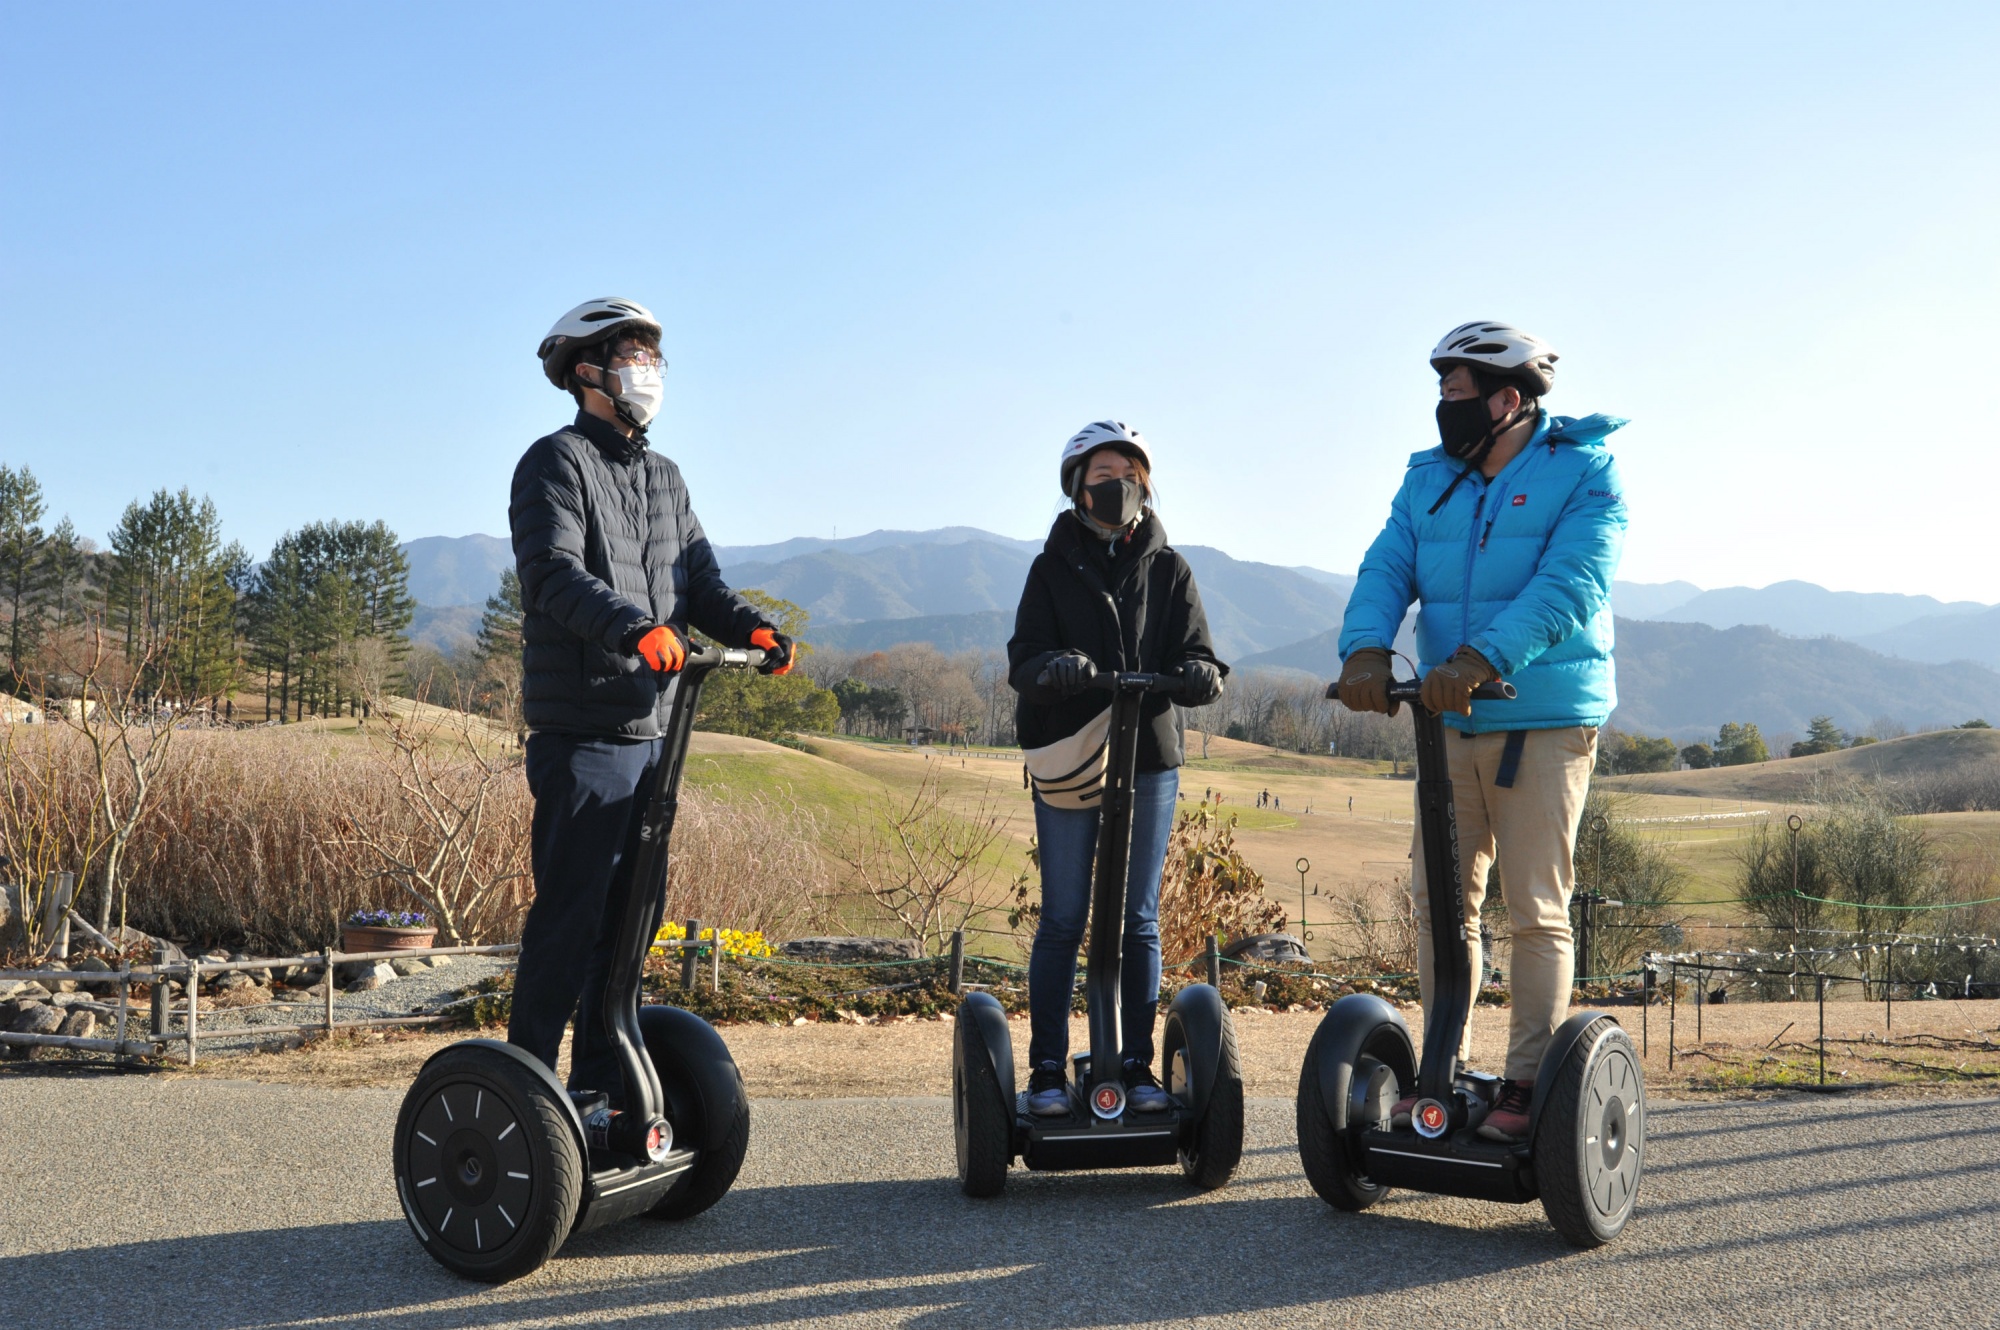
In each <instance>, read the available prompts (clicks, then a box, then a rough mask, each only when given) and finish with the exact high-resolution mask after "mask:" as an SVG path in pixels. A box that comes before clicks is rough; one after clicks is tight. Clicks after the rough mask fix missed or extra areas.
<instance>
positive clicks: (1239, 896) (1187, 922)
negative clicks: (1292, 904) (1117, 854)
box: [1160, 803, 1285, 965]
mask: <svg viewBox="0 0 2000 1330" xmlns="http://www.w3.org/2000/svg"><path fill="white" fill-rule="evenodd" d="M1284 924H1285V911H1284V907H1283V906H1281V905H1279V904H1278V903H1277V902H1275V901H1273V900H1271V899H1270V898H1269V897H1268V896H1266V895H1265V894H1264V878H1263V876H1262V875H1261V874H1259V873H1258V872H1257V870H1256V869H1254V868H1252V867H1250V865H1249V864H1248V863H1246V862H1245V861H1244V859H1243V852H1242V851H1240V850H1238V849H1237V848H1236V815H1235V814H1233V813H1232V814H1230V815H1228V816H1227V817H1225V816H1223V815H1222V814H1221V813H1219V812H1217V811H1216V810H1215V809H1214V808H1213V807H1211V806H1210V805H1208V804H1206V803H1202V804H1197V805H1195V807H1193V808H1191V809H1188V810H1186V811H1184V812H1182V813H1181V815H1180V816H1179V817H1177V818H1175V819H1174V829H1173V832H1172V833H1171V834H1170V835H1169V836H1168V838H1167V862H1166V867H1165V868H1164V869H1163V870H1162V872H1161V874H1160V959H1161V962H1162V963H1163V964H1165V965H1180V964H1184V963H1186V962H1187V961H1190V960H1193V959H1194V957H1195V956H1196V955H1197V954H1199V953H1200V952H1201V951H1203V950H1204V949H1206V947H1207V946H1208V935H1209V934H1210V933H1217V934H1220V935H1221V936H1222V937H1224V938H1236V937H1245V936H1247V935H1249V934H1251V933H1268V932H1271V931H1273V930H1274V929H1278V928H1282V927H1284Z"/></svg>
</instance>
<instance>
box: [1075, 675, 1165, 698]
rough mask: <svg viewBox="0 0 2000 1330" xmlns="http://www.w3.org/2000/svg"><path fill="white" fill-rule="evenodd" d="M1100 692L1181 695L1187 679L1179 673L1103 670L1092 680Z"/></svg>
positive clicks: (1094, 686) (1093, 686) (1091, 684)
mask: <svg viewBox="0 0 2000 1330" xmlns="http://www.w3.org/2000/svg"><path fill="white" fill-rule="evenodd" d="M1090 686H1091V687H1092V688H1095V689H1097V690H1098V691H1099V692H1105V693H1116V692H1127V693H1159V694H1160V695H1161V696H1163V697H1180V696H1182V695H1184V694H1185V693H1186V692H1187V680H1186V679H1183V678H1182V677H1181V676H1180V675H1178V674H1141V673H1140V672H1138V671H1136V670H1103V671H1100V672H1099V673H1098V674H1097V675H1096V676H1095V677H1094V678H1092V679H1091V681H1090Z"/></svg>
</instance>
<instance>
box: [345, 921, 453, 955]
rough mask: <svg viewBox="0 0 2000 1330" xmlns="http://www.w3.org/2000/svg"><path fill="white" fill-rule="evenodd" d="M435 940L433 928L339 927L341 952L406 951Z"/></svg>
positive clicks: (435, 933) (429, 943) (435, 931)
mask: <svg viewBox="0 0 2000 1330" xmlns="http://www.w3.org/2000/svg"><path fill="white" fill-rule="evenodd" d="M436 938H437V930H436V929H435V928H369V927H359V926H356V925H354V924H342V925H341V926H340V949H341V950H342V951H348V952H356V951H362V952H365V951H408V950H414V949H417V948H421V947H428V946H431V945H432V944H433V942H434V941H435V940H436Z"/></svg>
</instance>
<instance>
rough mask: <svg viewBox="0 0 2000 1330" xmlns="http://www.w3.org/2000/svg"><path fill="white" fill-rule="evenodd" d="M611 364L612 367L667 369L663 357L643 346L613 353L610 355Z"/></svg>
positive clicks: (665, 360)
mask: <svg viewBox="0 0 2000 1330" xmlns="http://www.w3.org/2000/svg"><path fill="white" fill-rule="evenodd" d="M611 363H612V364H613V365H652V366H654V367H656V368H659V369H665V368H666V367H667V359H666V357H665V356H663V355H661V354H660V353H659V352H658V351H655V350H653V349H652V348H650V347H644V346H642V347H638V348H636V349H635V350H632V351H613V352H612V353H611Z"/></svg>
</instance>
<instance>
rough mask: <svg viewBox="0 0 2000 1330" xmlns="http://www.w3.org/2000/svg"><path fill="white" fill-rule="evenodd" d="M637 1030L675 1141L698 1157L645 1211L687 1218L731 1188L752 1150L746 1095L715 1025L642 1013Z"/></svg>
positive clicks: (682, 1014) (672, 1012)
mask: <svg viewBox="0 0 2000 1330" xmlns="http://www.w3.org/2000/svg"><path fill="white" fill-rule="evenodd" d="M639 1030H640V1033H641V1035H642V1036H643V1037H644V1038H645V1041H646V1056H647V1057H649V1058H651V1059H652V1061H653V1071H654V1073H655V1074H656V1075H658V1076H659V1078H660V1092H661V1093H662V1094H663V1095H664V1096H665V1097H666V1101H667V1102H666V1104H665V1110H666V1117H667V1121H669V1122H671V1123H673V1125H674V1143H675V1145H676V1146H685V1147H687V1148H688V1149H691V1150H697V1151H699V1152H700V1157H699V1158H698V1159H696V1160H695V1163H694V1167H692V1168H690V1169H689V1170H688V1171H687V1172H685V1173H683V1174H681V1176H680V1177H679V1179H677V1180H676V1181H675V1183H674V1185H673V1187H672V1189H671V1190H669V1191H668V1192H667V1194H666V1195H665V1196H662V1197H661V1198H660V1199H659V1200H658V1201H657V1202H656V1203H655V1204H654V1205H653V1208H652V1209H650V1210H648V1211H646V1213H647V1215H648V1216H650V1217H651V1218H654V1219H669V1220H674V1219H692V1218H694V1217H695V1216H696V1215H698V1214H700V1213H701V1212H702V1211H704V1210H706V1209H708V1208H709V1207H710V1206H712V1205H714V1204H715V1203H716V1202H717V1201H719V1200H721V1199H722V1198H723V1197H724V1196H725V1195H727V1194H728V1192H729V1189H730V1188H731V1187H733V1186H735V1185H736V1175H737V1174H738V1173H740V1172H742V1170H743V1157H744V1155H745V1154H747V1153H748V1152H749V1150H750V1094H749V1092H748V1091H747V1090H745V1089H744V1088H743V1073H742V1072H741V1071H739V1070H738V1069H737V1066H736V1059H735V1058H733V1057H731V1056H730V1055H729V1046H728V1045H727V1044H725V1043H723V1042H722V1036H721V1035H719V1034H717V1033H716V1032H715V1027H714V1026H712V1025H710V1024H709V1023H708V1022H707V1021H705V1020H703V1019H701V1017H699V1016H696V1015H695V1014H694V1013H692V1012H687V1011H682V1010H681V1009H680V1008H678V1007H658V1006H654V1007H641V1008H640V1009H639Z"/></svg>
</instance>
